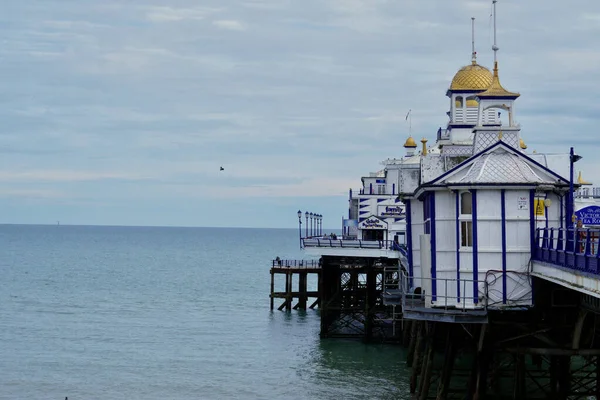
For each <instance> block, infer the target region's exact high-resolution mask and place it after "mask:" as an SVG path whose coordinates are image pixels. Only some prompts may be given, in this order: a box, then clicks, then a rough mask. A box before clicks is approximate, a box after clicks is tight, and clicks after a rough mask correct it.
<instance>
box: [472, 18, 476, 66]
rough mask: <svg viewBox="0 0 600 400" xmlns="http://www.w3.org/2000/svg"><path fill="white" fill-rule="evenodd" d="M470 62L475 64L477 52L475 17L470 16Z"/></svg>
mask: <svg viewBox="0 0 600 400" xmlns="http://www.w3.org/2000/svg"><path fill="white" fill-rule="evenodd" d="M471 63H472V64H473V65H475V64H477V52H476V51H475V17H471Z"/></svg>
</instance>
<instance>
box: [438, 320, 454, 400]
mask: <svg viewBox="0 0 600 400" xmlns="http://www.w3.org/2000/svg"><path fill="white" fill-rule="evenodd" d="M455 356H456V345H455V344H454V343H453V341H452V326H449V327H448V334H447V337H446V350H445V351H444V364H443V367H442V376H441V377H440V382H439V385H438V391H437V397H436V400H446V399H447V397H448V389H449V388H450V379H451V378H452V369H453V368H454V357H455Z"/></svg>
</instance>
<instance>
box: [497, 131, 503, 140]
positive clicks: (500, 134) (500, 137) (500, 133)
mask: <svg viewBox="0 0 600 400" xmlns="http://www.w3.org/2000/svg"><path fill="white" fill-rule="evenodd" d="M502 136H503V134H502V131H500V132H498V141H501V140H502Z"/></svg>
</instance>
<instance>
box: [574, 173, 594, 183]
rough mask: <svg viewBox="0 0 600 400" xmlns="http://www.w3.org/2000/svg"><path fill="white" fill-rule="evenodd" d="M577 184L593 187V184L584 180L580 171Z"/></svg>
mask: <svg viewBox="0 0 600 400" xmlns="http://www.w3.org/2000/svg"><path fill="white" fill-rule="evenodd" d="M577 183H579V184H580V185H591V184H592V183H591V182H588V181H585V180H584V179H583V177H582V176H581V171H579V176H578V177H577Z"/></svg>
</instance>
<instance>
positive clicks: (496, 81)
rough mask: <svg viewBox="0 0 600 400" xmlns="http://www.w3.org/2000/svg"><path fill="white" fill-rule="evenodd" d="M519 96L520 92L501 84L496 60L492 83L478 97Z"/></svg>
mask: <svg viewBox="0 0 600 400" xmlns="http://www.w3.org/2000/svg"><path fill="white" fill-rule="evenodd" d="M519 96H520V94H519V93H515V92H509V91H508V90H506V89H504V88H503V87H502V85H501V84H500V77H499V76H498V61H494V75H493V77H492V84H491V85H490V87H489V88H488V89H487V90H486V91H485V92H482V93H479V94H478V95H477V97H480V98H485V97H494V98H508V99H516V98H517V97H519Z"/></svg>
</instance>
